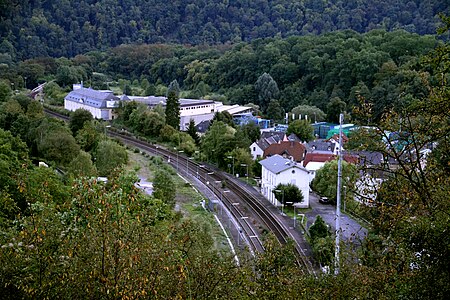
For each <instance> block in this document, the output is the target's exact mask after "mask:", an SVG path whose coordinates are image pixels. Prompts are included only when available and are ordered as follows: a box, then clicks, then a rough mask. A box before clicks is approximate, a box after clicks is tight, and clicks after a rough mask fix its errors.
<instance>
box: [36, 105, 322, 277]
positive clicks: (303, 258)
mask: <svg viewBox="0 0 450 300" xmlns="http://www.w3.org/2000/svg"><path fill="white" fill-rule="evenodd" d="M45 113H47V114H48V115H51V116H53V117H57V118H60V119H64V120H66V121H67V120H68V119H69V117H67V116H64V115H61V114H59V113H55V112H53V111H50V110H47V109H45ZM107 132H108V135H109V136H111V137H114V138H117V139H120V140H121V141H123V142H124V143H125V144H128V145H132V146H134V147H137V148H139V149H141V150H142V151H146V152H149V153H152V154H154V155H158V156H161V157H162V158H164V159H165V160H166V161H168V162H169V163H170V164H171V165H172V166H173V167H174V168H176V169H177V171H178V172H179V173H180V174H181V175H186V176H185V177H186V178H187V179H188V180H189V179H190V180H193V179H195V180H199V181H200V182H201V183H202V184H204V185H205V186H207V188H208V189H209V191H210V192H211V193H212V194H213V195H214V196H215V197H216V199H219V197H220V201H221V202H222V203H221V205H224V207H226V209H227V210H228V212H229V213H230V214H231V215H232V216H233V218H234V219H235V220H236V222H237V223H238V224H239V228H240V231H242V234H244V235H245V236H246V239H247V241H248V244H249V245H250V248H251V249H250V251H251V252H263V251H264V246H263V242H262V240H261V239H262V238H261V236H262V232H264V231H270V232H272V233H273V234H274V235H275V237H276V238H277V239H278V241H279V242H280V243H281V244H285V243H286V242H287V241H288V240H289V239H292V240H293V241H294V243H295V250H296V253H295V254H296V257H297V262H298V265H299V266H300V267H302V269H303V270H304V271H305V272H307V273H310V274H315V268H314V266H313V263H312V262H311V260H310V255H307V253H305V250H304V249H305V247H307V245H306V241H305V240H304V238H302V237H300V238H299V237H298V236H297V237H296V236H294V235H293V233H292V230H291V229H289V228H288V227H286V226H285V224H284V223H283V222H282V220H281V219H280V217H279V214H277V213H276V212H275V211H274V210H273V209H269V207H268V205H267V203H264V202H265V200H264V199H263V197H262V195H259V196H260V197H257V196H256V195H255V193H254V189H253V187H251V186H249V185H247V184H245V183H243V182H242V181H240V180H238V179H237V178H233V177H232V176H230V175H229V174H227V173H225V172H222V171H220V170H218V169H216V168H215V167H214V166H209V165H207V164H204V163H202V164H200V163H198V162H196V161H193V160H192V159H189V158H188V157H186V156H184V155H181V154H179V153H177V152H172V151H170V150H169V149H166V148H164V147H162V146H160V145H154V144H151V143H148V142H144V141H141V140H138V139H136V138H134V137H132V136H128V135H126V134H123V133H118V132H114V131H112V130H108V131H107ZM180 166H181V167H180ZM215 182H219V183H220V185H219V186H218V185H217V184H214V183H215ZM222 182H223V183H225V186H226V188H227V191H228V192H227V193H224V190H223V187H222V184H221V183H222ZM238 234H241V232H240V233H238Z"/></svg>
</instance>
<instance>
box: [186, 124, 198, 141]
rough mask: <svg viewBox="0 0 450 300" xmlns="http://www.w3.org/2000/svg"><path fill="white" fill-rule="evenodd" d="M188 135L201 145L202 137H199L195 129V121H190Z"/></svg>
mask: <svg viewBox="0 0 450 300" xmlns="http://www.w3.org/2000/svg"><path fill="white" fill-rule="evenodd" d="M187 133H188V134H189V135H190V136H191V137H192V138H193V139H194V141H195V144H196V145H198V144H200V137H199V136H198V133H197V129H196V128H195V122H194V120H193V119H191V120H190V121H189V127H188V130H187Z"/></svg>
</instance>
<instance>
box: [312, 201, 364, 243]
mask: <svg viewBox="0 0 450 300" xmlns="http://www.w3.org/2000/svg"><path fill="white" fill-rule="evenodd" d="M319 200H320V196H318V195H317V194H315V193H314V192H311V193H310V195H309V202H310V207H311V210H310V211H308V212H306V213H305V216H306V217H307V218H308V220H307V225H306V226H307V228H309V227H310V226H311V225H312V224H313V223H314V221H315V220H316V217H317V216H318V215H320V216H321V217H322V219H323V220H324V221H325V223H327V224H328V225H329V226H330V228H331V230H332V232H334V231H336V206H335V205H333V204H329V203H328V204H325V203H320V201H319ZM340 223H341V229H342V239H343V240H344V241H349V242H356V243H359V242H360V241H361V240H362V239H364V238H365V237H366V235H367V229H366V228H364V227H362V226H361V225H360V224H359V223H358V222H356V221H355V220H354V219H352V218H351V217H350V216H349V215H347V214H346V213H345V212H343V211H342V210H341V222H340Z"/></svg>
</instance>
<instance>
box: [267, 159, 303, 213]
mask: <svg viewBox="0 0 450 300" xmlns="http://www.w3.org/2000/svg"><path fill="white" fill-rule="evenodd" d="M260 164H261V165H262V177H261V192H262V194H263V195H264V196H265V197H266V198H267V199H269V201H270V202H271V203H273V204H274V205H279V203H278V201H277V200H276V199H275V195H274V193H273V190H274V189H275V187H276V186H277V185H278V184H280V183H281V184H288V183H291V184H294V185H295V186H297V187H298V188H299V189H300V191H301V192H302V194H303V202H301V203H299V205H298V207H302V208H307V207H309V171H308V170H306V169H305V168H304V167H302V166H301V165H300V164H297V163H296V162H294V161H292V160H290V159H286V158H283V157H282V156H280V155H278V154H277V155H273V156H270V157H268V158H266V159H263V160H261V161H260Z"/></svg>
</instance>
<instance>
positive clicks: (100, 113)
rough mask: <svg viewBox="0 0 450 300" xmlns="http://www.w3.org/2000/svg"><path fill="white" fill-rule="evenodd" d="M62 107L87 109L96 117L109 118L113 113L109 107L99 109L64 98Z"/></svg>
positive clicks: (71, 109) (70, 109) (74, 109)
mask: <svg viewBox="0 0 450 300" xmlns="http://www.w3.org/2000/svg"><path fill="white" fill-rule="evenodd" d="M64 108H65V109H67V110H69V111H76V110H77V109H80V108H81V109H85V110H87V111H89V112H90V113H91V114H92V116H93V117H94V118H96V119H103V120H111V119H113V114H112V110H111V109H100V108H96V107H92V106H88V105H85V104H83V103H78V102H74V101H69V100H64Z"/></svg>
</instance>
